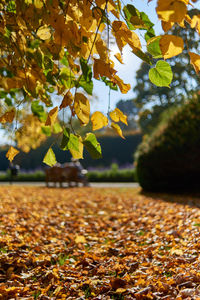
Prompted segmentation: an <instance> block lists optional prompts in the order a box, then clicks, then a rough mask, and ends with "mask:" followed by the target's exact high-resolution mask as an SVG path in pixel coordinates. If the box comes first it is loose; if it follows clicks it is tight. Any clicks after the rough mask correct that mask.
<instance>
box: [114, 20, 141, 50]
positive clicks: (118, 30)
mask: <svg viewBox="0 0 200 300" xmlns="http://www.w3.org/2000/svg"><path fill="white" fill-rule="evenodd" d="M112 33H113V35H114V36H115V39H116V43H117V46H118V48H119V50H120V52H122V49H123V47H124V46H125V45H126V44H129V46H130V47H131V48H139V49H141V43H140V39H139V37H138V36H137V34H136V33H135V32H132V31H131V30H130V29H129V28H128V27H127V26H126V24H125V23H124V22H121V21H114V22H113V23H112Z"/></svg>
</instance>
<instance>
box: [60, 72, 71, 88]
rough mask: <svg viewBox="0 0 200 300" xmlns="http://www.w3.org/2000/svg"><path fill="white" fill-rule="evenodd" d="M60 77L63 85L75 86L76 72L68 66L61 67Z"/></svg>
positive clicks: (67, 86)
mask: <svg viewBox="0 0 200 300" xmlns="http://www.w3.org/2000/svg"><path fill="white" fill-rule="evenodd" d="M59 79H60V82H61V83H62V85H64V86H65V87H66V89H70V88H72V87H74V79H75V78H74V74H73V73H72V72H71V70H70V69H69V68H67V67H64V68H61V69H60V74H59Z"/></svg>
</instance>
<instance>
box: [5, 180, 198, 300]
mask: <svg viewBox="0 0 200 300" xmlns="http://www.w3.org/2000/svg"><path fill="white" fill-rule="evenodd" d="M0 199H1V201H0V299H4V300H6V299H41V300H47V299H178V300H180V299H200V257H199V250H200V239H199V234H200V210H199V208H198V206H199V204H200V198H198V197H197V198H192V197H189V196H178V195H177V196H174V195H170V196H166V195H156V196H153V195H144V194H142V193H141V191H140V189H131V188H129V189H116V188H110V189H98V188H96V189H95V188H70V189H55V188H49V189H47V188H41V187H15V186H11V187H10V186H9V187H8V186H7V187H6V186H4V187H1V188H0Z"/></svg>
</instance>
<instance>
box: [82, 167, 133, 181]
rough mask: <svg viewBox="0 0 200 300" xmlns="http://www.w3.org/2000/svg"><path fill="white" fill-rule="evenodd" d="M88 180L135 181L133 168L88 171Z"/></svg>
mask: <svg viewBox="0 0 200 300" xmlns="http://www.w3.org/2000/svg"><path fill="white" fill-rule="evenodd" d="M87 175H88V180H89V182H136V176H135V169H127V170H116V171H112V170H108V171H101V172H97V171H90V172H88V174H87Z"/></svg>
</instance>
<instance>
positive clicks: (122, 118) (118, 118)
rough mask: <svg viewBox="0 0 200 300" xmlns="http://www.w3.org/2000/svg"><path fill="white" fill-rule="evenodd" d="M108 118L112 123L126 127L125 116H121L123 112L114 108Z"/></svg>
mask: <svg viewBox="0 0 200 300" xmlns="http://www.w3.org/2000/svg"><path fill="white" fill-rule="evenodd" d="M110 117H111V119H112V120H113V121H114V122H120V121H121V122H122V123H124V124H126V125H128V123H127V116H126V115H124V114H123V112H122V111H121V110H120V109H119V108H115V110H113V111H112V112H110Z"/></svg>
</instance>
